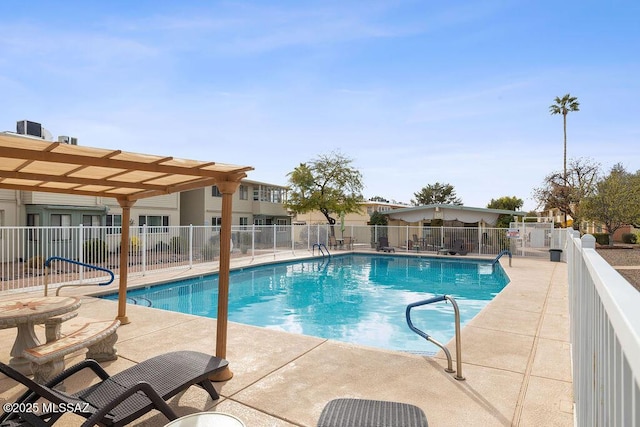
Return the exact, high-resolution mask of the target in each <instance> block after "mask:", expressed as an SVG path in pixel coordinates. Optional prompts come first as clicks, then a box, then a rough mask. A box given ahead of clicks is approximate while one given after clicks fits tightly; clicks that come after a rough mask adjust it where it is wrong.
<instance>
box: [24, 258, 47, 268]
mask: <svg viewBox="0 0 640 427" xmlns="http://www.w3.org/2000/svg"><path fill="white" fill-rule="evenodd" d="M27 268H34V269H38V270H39V269H41V268H44V258H42V257H41V256H40V255H38V256H34V257H31V258H29V259H28V260H27Z"/></svg>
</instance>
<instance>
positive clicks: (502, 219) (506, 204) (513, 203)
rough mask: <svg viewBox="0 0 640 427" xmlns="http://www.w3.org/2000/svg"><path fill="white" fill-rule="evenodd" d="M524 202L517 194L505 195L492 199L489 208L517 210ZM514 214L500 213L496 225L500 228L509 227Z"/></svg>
mask: <svg viewBox="0 0 640 427" xmlns="http://www.w3.org/2000/svg"><path fill="white" fill-rule="evenodd" d="M522 205H524V202H523V201H522V199H519V198H517V197H516V196H513V197H509V196H503V197H500V198H498V199H491V201H490V202H489V204H488V205H487V208H489V209H502V210H507V211H517V210H518V209H520V208H522ZM513 217H514V216H513V215H500V216H498V220H497V221H496V227H498V228H508V227H509V225H510V224H511V222H513Z"/></svg>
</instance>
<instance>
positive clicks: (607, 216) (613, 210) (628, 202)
mask: <svg viewBox="0 0 640 427" xmlns="http://www.w3.org/2000/svg"><path fill="white" fill-rule="evenodd" d="M638 184H640V182H638V174H636V175H633V174H630V173H628V172H627V171H626V170H625V169H624V167H623V166H622V165H621V164H619V163H618V164H616V165H615V166H613V168H611V171H610V172H609V175H607V176H606V177H604V178H603V179H601V180H600V181H598V183H597V184H596V190H595V193H594V194H593V195H591V196H589V197H587V198H586V199H585V200H584V205H583V216H584V217H585V218H586V219H590V220H593V221H597V222H600V223H602V224H604V226H605V227H606V228H607V233H609V244H613V234H614V233H615V232H616V230H618V229H619V228H620V227H622V226H625V225H629V224H633V223H635V222H638V219H639V218H640V185H638Z"/></svg>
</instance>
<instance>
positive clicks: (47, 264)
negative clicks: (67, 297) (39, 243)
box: [44, 256, 115, 296]
mask: <svg viewBox="0 0 640 427" xmlns="http://www.w3.org/2000/svg"><path fill="white" fill-rule="evenodd" d="M51 261H63V262H67V263H69V264H74V265H79V266H80V267H85V268H92V269H94V270H98V271H104V272H105V273H108V274H109V276H110V278H109V280H108V281H106V282H102V283H70V284H66V285H61V286H58V289H56V296H58V295H59V294H60V289H62V288H66V287H70V286H107V285H110V284H111V283H113V280H114V279H115V276H114V274H113V271H111V270H109V269H107V268H103V267H98V266H97V265H91V264H85V263H84V262H80V261H75V260H72V259H69V258H63V257H59V256H51V257H49V258H47V259H46V260H45V262H44V267H45V278H44V296H47V293H48V290H49V273H50V271H49V270H50V268H51Z"/></svg>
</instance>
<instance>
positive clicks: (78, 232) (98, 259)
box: [0, 224, 553, 292]
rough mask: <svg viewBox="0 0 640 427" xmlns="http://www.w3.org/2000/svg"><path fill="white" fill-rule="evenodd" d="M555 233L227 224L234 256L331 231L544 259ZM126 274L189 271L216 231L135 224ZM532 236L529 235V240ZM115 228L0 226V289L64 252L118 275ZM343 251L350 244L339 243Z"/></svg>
mask: <svg viewBox="0 0 640 427" xmlns="http://www.w3.org/2000/svg"><path fill="white" fill-rule="evenodd" d="M552 232H553V230H545V231H544V236H543V237H542V238H539V239H536V238H535V233H536V231H535V230H534V231H528V230H526V229H523V230H521V232H520V233H519V234H518V235H510V234H509V233H508V232H507V229H504V228H485V227H482V228H480V227H412V226H400V227H398V226H393V227H391V226H346V227H340V226H339V225H335V226H333V227H331V226H329V225H326V224H319V225H290V226H282V225H269V226H257V225H255V226H234V227H232V233H231V235H232V237H231V240H232V242H231V243H232V251H231V259H232V260H233V259H235V258H240V257H252V258H256V257H274V258H275V257H276V256H277V255H279V254H283V253H293V254H298V253H299V252H301V251H308V252H309V254H311V252H312V248H313V245H314V244H319V243H322V244H324V245H325V246H327V247H328V246H329V236H330V235H335V236H336V237H337V238H338V239H343V238H344V237H351V239H350V241H351V244H350V246H349V248H348V249H353V250H358V251H362V250H375V249H376V243H377V242H378V240H379V238H380V237H383V236H384V237H387V238H388V241H389V245H390V246H393V247H395V248H396V252H401V251H405V252H419V253H427V254H429V253H434V254H435V253H437V251H438V249H440V248H448V247H453V244H454V242H455V241H462V242H464V245H465V249H466V251H467V253H468V254H470V255H483V256H485V255H486V256H495V255H497V254H499V253H500V252H501V251H503V250H509V251H511V253H513V255H514V256H528V257H529V256H548V246H549V243H550V242H551V241H552V238H551V235H552ZM130 236H131V237H130V239H129V264H128V269H129V275H130V276H137V275H145V274H147V273H148V272H151V271H157V270H177V269H189V268H192V267H193V266H194V265H195V264H200V263H206V262H213V261H217V260H218V259H219V253H220V228H219V227H211V226H157V227H156V226H142V227H132V228H131V230H130ZM532 236H533V237H532ZM120 240H121V229H120V227H101V226H96V227H86V226H76V227H0V261H1V262H0V279H1V280H0V292H2V291H19V290H25V289H35V288H38V287H41V286H43V285H44V274H45V270H44V261H45V260H46V259H47V258H50V257H52V256H53V257H62V258H68V259H71V260H75V261H78V262H80V263H86V264H92V265H96V266H99V267H103V268H107V269H109V270H112V271H114V273H115V274H116V275H119V267H120ZM338 249H347V248H338ZM100 277H101V276H100V274H99V273H97V272H95V271H93V270H90V269H85V268H82V267H80V266H77V265H70V264H68V263H58V262H53V263H52V266H51V269H50V278H49V285H50V286H52V287H55V286H56V285H60V284H65V283H87V282H89V283H91V282H92V281H97V280H100Z"/></svg>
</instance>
